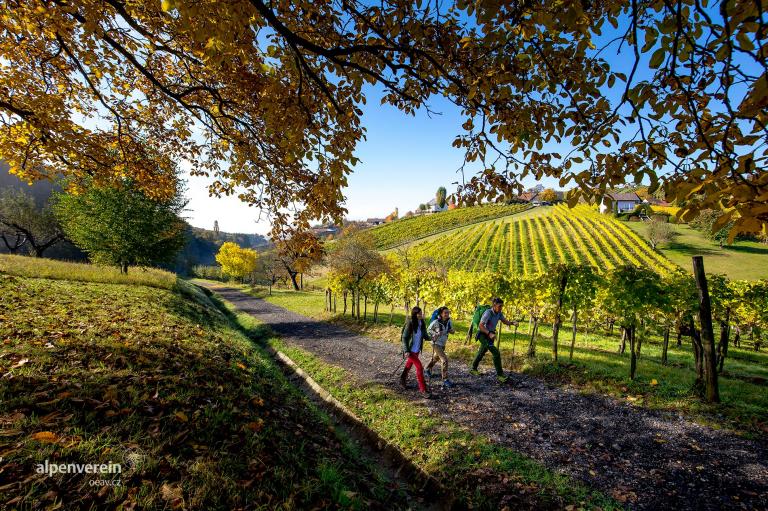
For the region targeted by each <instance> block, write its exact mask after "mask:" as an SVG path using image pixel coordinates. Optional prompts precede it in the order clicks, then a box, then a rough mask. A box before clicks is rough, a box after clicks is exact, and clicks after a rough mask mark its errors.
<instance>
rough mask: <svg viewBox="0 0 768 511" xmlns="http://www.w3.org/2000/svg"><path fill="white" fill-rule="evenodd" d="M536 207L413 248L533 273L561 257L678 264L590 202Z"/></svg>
mask: <svg viewBox="0 0 768 511" xmlns="http://www.w3.org/2000/svg"><path fill="white" fill-rule="evenodd" d="M537 210H538V214H537V215H532V214H531V215H528V214H525V215H520V216H519V217H518V216H512V217H506V218H501V219H498V220H492V221H488V222H483V223H479V224H476V225H473V226H471V227H467V228H466V229H458V230H455V231H452V232H450V233H447V234H446V235H445V236H438V237H435V238H432V239H431V240H428V241H425V242H424V243H419V244H416V245H415V247H414V251H415V252H416V253H417V254H418V255H425V256H431V257H434V258H437V259H440V260H442V261H444V262H445V263H447V264H448V265H449V266H451V267H454V268H462V269H467V270H474V271H479V270H484V269H488V270H496V271H513V272H518V273H533V272H540V271H545V270H546V269H547V267H549V266H550V265H552V264H556V263H560V262H573V263H581V264H591V265H593V266H596V267H598V268H612V267H614V266H618V265H622V264H627V263H629V264H637V265H640V266H647V267H650V268H654V269H658V270H664V269H671V268H673V267H674V266H673V264H672V263H671V262H670V261H669V260H667V259H665V258H664V257H663V256H661V255H659V254H658V253H657V252H655V251H654V250H653V249H652V248H651V247H650V246H649V245H648V244H647V243H646V242H645V241H644V240H643V239H642V238H641V237H640V236H638V235H637V234H636V233H635V232H633V231H632V230H631V229H629V228H627V227H626V225H625V224H624V223H622V222H619V221H617V220H615V219H613V218H611V217H608V216H605V215H601V214H600V213H597V212H596V211H594V210H592V209H590V208H588V207H585V206H578V207H576V208H574V209H572V210H571V209H568V208H567V207H566V206H554V207H547V208H537Z"/></svg>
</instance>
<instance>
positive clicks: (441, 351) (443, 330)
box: [427, 307, 456, 388]
mask: <svg viewBox="0 0 768 511" xmlns="http://www.w3.org/2000/svg"><path fill="white" fill-rule="evenodd" d="M427 332H429V336H430V338H431V339H432V360H430V361H429V364H428V365H427V377H428V378H429V379H430V380H431V379H432V368H433V367H434V366H435V363H437V361H438V360H439V361H440V374H441V376H442V377H443V386H444V387H447V388H451V387H453V383H452V382H451V380H449V379H448V356H447V355H446V354H445V344H446V343H447V342H448V334H455V333H456V332H455V331H454V330H453V323H452V322H451V311H450V310H449V309H448V307H440V308H439V309H438V310H437V318H435V320H434V321H432V322H431V323H430V324H429V328H427Z"/></svg>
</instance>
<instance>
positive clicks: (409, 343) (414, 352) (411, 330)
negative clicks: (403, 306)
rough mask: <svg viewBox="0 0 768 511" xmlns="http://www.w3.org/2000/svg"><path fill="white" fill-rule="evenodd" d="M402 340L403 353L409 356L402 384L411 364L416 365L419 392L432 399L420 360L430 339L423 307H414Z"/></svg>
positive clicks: (402, 376)
mask: <svg viewBox="0 0 768 511" xmlns="http://www.w3.org/2000/svg"><path fill="white" fill-rule="evenodd" d="M401 340H402V342H403V353H404V354H406V355H407V356H408V360H406V362H405V368H404V369H403V374H401V375H400V385H402V386H403V387H405V379H406V378H407V377H408V371H409V370H410V369H411V366H416V381H417V382H418V383H419V392H421V394H422V396H424V397H425V398H426V399H431V398H432V394H431V393H430V392H429V391H427V386H426V384H425V383H424V367H423V366H422V365H421V360H419V354H420V353H421V349H422V348H423V347H424V341H425V340H427V341H428V340H430V339H429V333H428V332H427V327H426V325H425V324H424V315H423V314H422V312H421V308H419V307H414V308H413V309H412V310H411V317H410V318H409V319H408V322H407V323H406V324H405V326H404V327H403V334H402V337H401Z"/></svg>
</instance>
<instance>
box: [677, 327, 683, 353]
mask: <svg viewBox="0 0 768 511" xmlns="http://www.w3.org/2000/svg"><path fill="white" fill-rule="evenodd" d="M682 345H683V331H682V330H680V327H678V328H677V347H678V348H679V347H681V346H682Z"/></svg>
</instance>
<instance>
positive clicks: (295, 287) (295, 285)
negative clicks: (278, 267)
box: [288, 271, 300, 291]
mask: <svg viewBox="0 0 768 511" xmlns="http://www.w3.org/2000/svg"><path fill="white" fill-rule="evenodd" d="M288 275H290V276H291V283H292V284H293V290H294V291H300V289H299V281H298V280H296V275H298V273H296V272H295V271H289V272H288Z"/></svg>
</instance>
